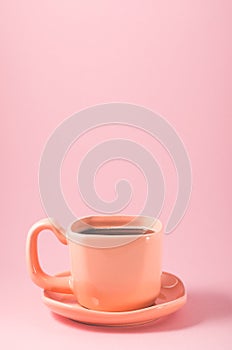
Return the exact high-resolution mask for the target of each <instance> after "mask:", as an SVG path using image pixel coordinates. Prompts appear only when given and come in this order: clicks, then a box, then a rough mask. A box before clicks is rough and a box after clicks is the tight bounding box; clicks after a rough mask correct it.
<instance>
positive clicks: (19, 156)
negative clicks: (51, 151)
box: [0, 0, 232, 350]
mask: <svg viewBox="0 0 232 350" xmlns="http://www.w3.org/2000/svg"><path fill="white" fill-rule="evenodd" d="M231 11H232V6H231V1H229V0H228V1H227V0H220V1H219V0H211V1H209V0H208V1H207V0H203V1H202V0H201V1H200V0H196V1H186V0H185V1H184V0H182V1H181V0H177V1H149V0H146V1H143V2H141V1H137V0H133V1H132V0H126V1H125V0H124V1H121V0H119V1H108V0H105V1H103V0H99V1H95V2H94V1H89V0H85V1H74V0H71V1H66V2H65V1H61V0H58V1H51V0H46V1H44V0H41V1H39V2H34V1H28V0H23V1H12V0H9V1H2V2H1V11H0V13H1V19H0V26H1V58H0V59H1V65H0V70H1V72H0V73H1V83H0V84H1V131H2V132H1V140H0V142H1V255H0V259H1V264H0V267H1V278H2V282H1V288H2V289H1V299H0V303H1V305H0V310H1V312H0V323H1V337H0V343H3V344H4V348H8V349H13V348H16V347H18V348H24V349H31V348H32V346H33V349H41V348H42V347H44V348H45V349H47V348H50V347H53V348H56V349H64V348H70V347H71V346H74V345H75V346H76V347H78V348H79V349H92V348H94V349H100V348H101V349H109V347H112V348H114V349H128V348H129V349H132V348H133V349H136V348H138V349H141V347H143V348H147V349H148V348H152V347H153V348H154V347H157V348H159V349H160V350H161V349H170V348H174V349H175V348H178V349H196V348H198V349H202V348H206V349H230V347H231V342H232V336H231V334H232V333H231V321H232V299H231V298H232V297H231V286H232V274H231V269H230V266H231V244H232V238H231V237H232V235H231V212H230V211H231V205H232V200H231V198H232V193H231V192H232V191H231V176H232V173H231V164H230V161H231V145H232V141H231V135H230V134H231V127H232V124H231V120H232V119H231V117H232V116H231V111H232V96H231V88H232V86H231V85H232V84H231V82H232V70H231V58H232V56H231V53H232V51H231V29H232V23H231ZM111 101H119V102H131V103H135V104H138V105H143V106H145V107H148V108H150V109H152V110H154V111H156V112H158V113H160V114H162V115H163V116H165V117H166V118H167V119H168V120H169V122H170V123H171V124H172V125H173V126H174V127H175V129H176V130H177V131H178V133H179V135H180V136H181V137H182V139H183V141H184V143H185V145H186V147H187V150H188V152H189V156H190V159H191V162H192V168H193V193H192V199H191V203H190V207H189V210H188V212H187V214H186V216H185V218H184V220H183V221H182V223H181V224H180V225H179V226H178V228H177V230H176V231H175V232H174V233H173V234H171V235H170V236H167V237H165V247H164V262H163V265H164V270H166V271H170V272H173V273H176V274H177V275H178V276H180V277H181V278H182V279H183V281H184V282H185V284H186V286H187V289H188V294H189V298H188V303H187V305H186V306H185V307H184V308H183V309H182V310H181V311H179V312H177V313H176V314H175V315H172V316H170V317H169V318H166V319H164V320H161V321H159V322H158V323H154V324H151V325H147V326H144V327H141V328H135V329H108V328H103V327H90V326H86V325H81V324H78V323H74V322H71V321H68V320H64V319H62V318H58V317H54V316H53V315H52V314H51V313H50V312H49V311H48V310H47V309H46V308H45V307H44V306H43V305H42V303H41V300H40V294H41V291H40V290H39V288H38V287H36V286H35V285H33V284H32V283H31V281H30V280H29V277H28V276H27V271H26V266H25V240H26V235H27V231H28V229H29V227H30V225H31V224H32V223H34V222H35V221H37V220H38V219H40V218H42V217H44V216H45V213H44V212H43V210H42V206H41V203H40V197H39V189H38V182H37V181H38V180H37V174H38V166H39V159H40V155H41V153H42V150H43V147H44V145H45V143H46V140H47V139H48V137H49V136H50V134H51V133H52V132H53V130H54V129H55V128H56V126H57V125H58V124H59V123H61V122H62V121H63V120H64V119H65V118H67V117H68V116H70V115H71V114H73V113H75V112H76V111H78V110H80V109H82V108H85V107H88V106H91V105H94V104H98V103H104V102H111ZM106 128H108V129H107V132H106V130H95V131H94V130H93V131H92V132H91V133H89V135H88V134H86V135H85V136H83V138H81V139H80V141H79V143H77V144H75V145H74V147H73V148H72V149H71V151H70V154H69V155H68V157H67V159H66V161H65V163H64V167H63V173H62V175H63V180H64V181H63V188H64V193H65V196H66V198H67V200H68V202H69V203H70V206H71V207H72V209H73V210H74V211H75V212H77V213H78V215H88V214H89V211H88V209H87V207H86V206H84V204H83V203H81V200H80V199H79V195H78V191H77V189H76V187H75V183H74V182H73V179H74V177H75V176H76V171H77V168H78V164H79V163H78V161H79V160H80V159H81V157H82V156H83V155H84V154H85V153H86V152H87V150H88V149H89V148H91V147H93V146H94V144H95V143H96V142H99V141H101V140H104V137H105V135H106V134H107V136H108V137H109V138H110V137H124V136H125V137H127V138H129V139H131V140H137V141H138V142H141V143H142V144H143V145H144V146H145V147H146V148H147V149H150V150H151V151H152V152H153V154H154V155H155V156H157V159H158V160H159V162H160V164H161V166H162V168H163V169H164V174H165V180H166V181H167V193H168V196H167V201H166V205H165V209H164V212H163V220H164V221H165V217H167V215H168V213H169V212H170V208H171V203H173V200H174V198H175V193H176V192H175V191H176V178H175V172H174V169H173V166H172V164H171V161H170V159H169V157H168V155H167V154H166V153H165V152H164V150H162V149H161V146H160V145H159V144H158V142H156V141H155V140H153V139H151V137H149V136H148V135H146V134H144V133H143V132H142V131H136V130H135V129H133V128H128V127H123V128H113V127H106ZM74 161H75V167H74V166H72V164H73V163H74ZM115 169H117V172H116V173H115V171H116V170H115ZM115 174H116V175H117V176H116V175H115ZM127 174H128V177H129V180H130V181H131V183H133V186H134V188H135V192H134V201H133V205H132V206H131V208H130V210H132V211H137V210H139V208H140V206H141V205H142V203H143V200H144V191H146V186H145V182H144V178H143V176H142V175H141V173H139V171H138V170H137V169H136V168H135V167H133V166H132V165H130V164H127V163H126V164H125V162H120V164H118V165H117V168H116V165H115V164H113V163H112V164H108V165H107V166H106V167H105V168H102V169H101V170H100V171H99V174H98V176H97V179H96V186H97V189H98V191H99V195H101V196H102V197H103V198H104V199H106V200H111V199H113V196H114V192H113V189H114V181H115V180H116V179H117V178H118V176H126V175H127ZM108 175H111V177H110V180H108V181H106V177H109V176H108ZM65 179H69V184H68V182H67V181H65ZM64 182H65V183H64ZM103 184H104V187H103ZM75 191H76V192H75ZM75 194H76V196H75ZM40 241H41V242H40V243H41V244H40V248H41V251H42V252H41V260H43V265H44V266H46V269H47V271H49V272H50V273H52V272H53V273H55V272H60V271H62V270H65V269H67V266H68V264H67V260H68V258H67V256H68V254H67V251H66V248H65V247H63V246H61V245H60V244H59V243H57V242H56V240H55V238H54V237H52V236H51V235H47V234H46V233H44V234H42V237H41V240H40ZM51 251H52V253H51ZM0 345H2V344H0Z"/></svg>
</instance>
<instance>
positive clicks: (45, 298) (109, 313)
mask: <svg viewBox="0 0 232 350" xmlns="http://www.w3.org/2000/svg"><path fill="white" fill-rule="evenodd" d="M163 274H167V275H169V276H173V277H175V278H176V279H177V280H178V283H180V284H181V285H182V286H183V294H182V295H181V296H180V297H178V298H176V299H174V300H171V301H166V302H164V303H160V304H157V305H155V304H154V305H151V306H148V307H144V308H140V309H135V310H129V311H100V310H92V309H88V308H85V307H84V306H82V305H81V304H79V302H78V301H76V303H75V304H73V305H68V304H67V303H66V302H63V301H59V300H55V299H53V298H51V297H49V295H46V294H49V293H52V294H59V295H60V294H63V295H70V294H67V293H61V292H55V291H50V290H45V289H44V290H43V293H42V301H43V303H44V304H45V305H46V306H47V307H48V308H50V309H51V307H50V305H51V304H53V305H54V306H57V304H59V305H60V306H61V305H64V306H65V308H69V309H70V310H73V311H74V310H75V308H76V310H75V311H76V312H78V309H77V308H79V310H82V311H83V310H84V312H85V313H86V314H95V315H102V316H114V315H118V316H119V315H121V316H123V315H125V316H126V315H128V316H129V315H133V314H139V313H142V312H146V311H149V310H150V311H151V310H159V309H167V308H169V307H170V306H171V305H175V304H179V303H180V304H181V306H183V305H184V304H185V303H186V301H187V292H186V287H185V284H184V283H183V281H182V280H181V279H180V278H179V277H178V276H176V275H174V274H173V273H171V272H167V271H162V275H163ZM68 275H70V271H64V272H62V273H58V274H56V275H55V276H57V277H58V276H68ZM175 286H176V284H175ZM175 286H174V287H175ZM174 287H169V289H171V288H174ZM161 288H162V285H161ZM71 295H73V293H71ZM53 312H54V311H53ZM55 313H57V312H55ZM152 320H153V319H152ZM152 320H151V321H152ZM79 322H81V321H79ZM90 324H91V323H90Z"/></svg>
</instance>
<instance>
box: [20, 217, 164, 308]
mask: <svg viewBox="0 0 232 350" xmlns="http://www.w3.org/2000/svg"><path fill="white" fill-rule="evenodd" d="M128 225H129V226H128ZM93 227H94V228H97V230H100V233H99V232H98V234H86V233H85V232H86V231H85V230H86V229H89V228H93ZM138 228H140V232H143V233H141V234H138V233H136V234H134V233H133V232H138ZM45 229H49V230H51V231H52V232H53V233H54V234H55V235H56V237H57V238H58V239H59V240H60V241H61V242H62V243H64V244H68V246H69V253H70V254H69V255H70V262H71V264H70V265H71V266H70V267H71V268H70V271H71V272H70V275H69V276H62V277H61V276H60V277H53V276H49V275H47V274H46V273H45V272H44V271H43V270H42V268H41V266H40V264H39V259H38V251H37V239H38V235H39V233H40V232H41V231H43V230H45ZM112 229H113V230H116V231H119V232H120V231H122V230H123V234H122V233H121V234H119V233H117V234H115V231H113V232H114V233H112ZM131 232H132V233H131ZM162 235H163V233H162V225H161V223H160V222H159V220H155V219H153V218H150V217H145V216H138V217H136V216H92V217H86V218H82V219H81V220H77V221H76V222H74V223H73V224H71V225H70V227H69V229H68V230H67V232H66V233H65V232H64V230H62V229H61V228H59V227H58V226H55V225H52V224H51V221H50V220H49V219H44V220H42V221H40V222H38V223H37V224H35V225H34V226H32V228H31V230H30V231H29V234H28V241H27V261H28V268H29V273H30V275H31V278H32V280H33V281H34V282H35V283H36V284H38V285H39V286H40V287H42V288H43V289H46V290H50V291H53V292H54V291H55V292H59V293H60V292H61V293H71V294H74V295H75V297H76V300H78V301H79V303H80V304H81V305H83V306H85V307H87V308H89V309H92V310H101V311H125V310H126V311H128V310H134V309H139V308H142V307H147V306H150V305H152V304H153V302H154V300H155V298H156V297H157V296H158V295H159V292H160V286H161V273H162V269H161V260H162Z"/></svg>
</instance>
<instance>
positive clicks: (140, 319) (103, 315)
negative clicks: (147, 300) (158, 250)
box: [42, 272, 186, 326]
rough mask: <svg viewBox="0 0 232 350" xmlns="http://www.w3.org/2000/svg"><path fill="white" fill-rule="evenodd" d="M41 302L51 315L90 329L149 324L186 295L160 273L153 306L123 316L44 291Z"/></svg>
mask: <svg viewBox="0 0 232 350" xmlns="http://www.w3.org/2000/svg"><path fill="white" fill-rule="evenodd" d="M69 274H70V273H69V272H64V273H61V274H59V275H58V276H68V275H69ZM42 299H43V302H44V304H45V305H47V306H48V307H49V309H50V310H51V311H53V312H55V313H57V314H58V315H61V316H64V317H67V318H70V319H72V320H75V321H79V322H82V323H87V324H93V325H104V326H129V325H137V324H143V323H147V322H151V321H153V320H155V319H157V318H160V317H163V316H167V315H169V314H171V313H173V312H175V311H177V310H178V309H180V308H181V307H182V306H183V305H184V304H185V302H186V292H185V288H184V285H183V283H182V281H181V280H180V279H179V278H178V277H176V276H175V275H173V274H171V273H168V272H163V273H162V283H161V291H160V294H159V296H158V298H157V299H156V301H155V304H154V305H152V306H150V307H147V308H144V309H139V310H133V311H124V312H105V311H94V310H90V309H86V308H84V307H83V306H81V305H80V304H78V302H77V301H76V299H75V297H74V296H73V295H72V294H63V293H56V292H51V291H47V290H44V292H43V297H42Z"/></svg>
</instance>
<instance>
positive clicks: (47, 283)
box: [26, 219, 72, 293]
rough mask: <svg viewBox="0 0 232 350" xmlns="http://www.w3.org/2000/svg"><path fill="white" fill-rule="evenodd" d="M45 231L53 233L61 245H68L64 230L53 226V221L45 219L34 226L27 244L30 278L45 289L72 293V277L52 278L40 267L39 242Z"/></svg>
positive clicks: (29, 233)
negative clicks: (41, 233)
mask: <svg viewBox="0 0 232 350" xmlns="http://www.w3.org/2000/svg"><path fill="white" fill-rule="evenodd" d="M43 230H50V231H52V232H53V233H54V234H55V236H56V237H57V238H58V240H59V241H60V242H61V243H63V244H66V245H67V240H66V237H65V234H64V230H63V229H62V228H60V227H58V226H55V224H52V219H43V220H40V221H39V222H37V223H36V224H34V225H33V226H32V227H31V229H30V230H29V232H28V236H27V244H26V257H27V267H28V271H29V274H30V277H31V279H32V281H33V282H34V283H35V284H37V285H38V286H39V287H41V288H43V289H46V290H50V291H54V292H62V293H72V289H71V283H70V282H71V281H70V276H62V277H56V276H50V275H48V274H46V273H45V272H44V271H43V270H42V268H41V266H40V263H39V257H38V244H37V241H38V236H39V234H40V232H41V231H43Z"/></svg>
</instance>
